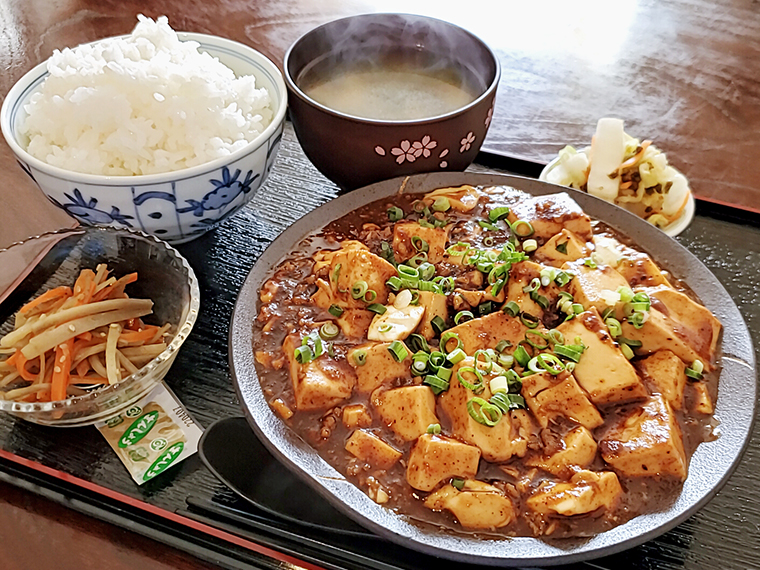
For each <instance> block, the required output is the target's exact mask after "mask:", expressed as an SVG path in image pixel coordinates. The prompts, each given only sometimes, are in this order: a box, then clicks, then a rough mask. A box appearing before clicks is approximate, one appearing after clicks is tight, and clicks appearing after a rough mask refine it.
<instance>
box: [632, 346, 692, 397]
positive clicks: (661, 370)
mask: <svg viewBox="0 0 760 570" xmlns="http://www.w3.org/2000/svg"><path fill="white" fill-rule="evenodd" d="M636 367H637V368H638V369H639V371H640V372H641V376H642V377H643V378H644V380H645V381H646V382H647V384H649V386H650V389H651V390H652V392H655V393H658V394H662V395H663V397H664V398H665V399H666V400H667V401H668V402H670V405H671V406H672V407H673V409H674V410H680V409H681V408H682V407H683V392H684V388H685V387H686V365H685V364H684V363H683V361H682V360H681V359H680V358H678V357H677V356H676V355H675V353H673V352H672V351H670V350H658V351H657V352H655V353H654V354H652V355H650V356H647V357H646V358H643V359H641V360H639V361H638V362H637V363H636Z"/></svg>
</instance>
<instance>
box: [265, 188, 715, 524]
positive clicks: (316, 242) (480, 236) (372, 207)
mask: <svg viewBox="0 0 760 570" xmlns="http://www.w3.org/2000/svg"><path fill="white" fill-rule="evenodd" d="M421 198H422V195H406V194H400V195H398V196H395V197H394V198H393V199H382V200H379V201H377V202H374V203H371V204H368V205H366V206H363V207H361V208H359V209H357V210H355V211H354V212H352V213H351V214H349V215H347V216H345V217H343V218H340V219H338V220H335V221H334V222H332V223H331V224H329V225H328V226H327V227H325V228H323V229H322V230H320V231H318V232H316V233H315V234H314V235H313V236H310V237H309V238H306V239H305V240H303V241H302V242H301V243H300V244H299V246H298V247H297V248H296V249H295V250H294V251H292V252H291V253H290V254H289V255H288V256H287V258H286V259H284V260H283V261H282V262H281V263H280V264H279V265H278V266H277V267H276V268H275V269H274V271H273V273H272V274H271V277H270V280H269V281H268V282H267V284H266V285H265V286H264V288H263V289H262V299H263V301H262V302H261V304H260V315H259V319H258V321H257V322H255V323H253V327H254V339H255V340H254V346H253V350H254V352H255V353H256V354H257V372H258V375H259V379H260V382H261V385H262V388H263V390H264V393H265V396H266V398H267V400H268V401H270V402H273V401H274V400H276V399H279V400H282V401H283V402H285V405H286V406H287V407H288V408H289V409H290V410H292V411H293V412H295V413H294V414H293V416H292V417H290V418H289V419H287V420H285V423H286V424H287V426H288V427H289V428H290V429H293V430H294V431H295V432H297V433H298V434H300V435H301V436H302V437H303V438H304V439H305V440H306V441H307V442H309V443H310V444H311V445H312V446H313V447H314V449H315V450H316V451H317V452H318V453H319V454H320V455H321V456H322V457H323V458H324V459H325V460H326V461H327V462H328V463H330V464H331V465H332V466H334V467H335V468H336V469H337V470H338V471H339V472H341V473H342V474H344V475H345V476H346V477H348V478H349V479H350V480H352V481H353V482H354V483H355V484H357V485H358V486H359V487H360V488H362V489H363V490H365V491H368V490H369V489H370V488H372V487H373V485H374V486H377V485H379V486H381V487H382V489H383V490H384V491H385V492H386V493H387V495H388V496H389V500H388V502H387V503H385V505H386V506H387V507H388V508H391V509H393V510H395V511H397V512H399V513H401V514H404V515H406V516H408V517H410V518H411V519H413V520H415V521H417V522H418V523H420V524H430V525H434V526H436V527H443V528H446V529H450V530H452V531H455V532H466V533H470V534H475V535H482V536H494V535H496V536H537V537H542V538H544V539H555V538H565V537H584V536H592V535H594V534H597V533H599V532H603V531H605V530H608V529H610V528H612V527H614V526H617V525H619V524H622V523H624V522H626V521H627V520H630V519H631V518H633V517H635V516H638V515H640V514H645V513H650V512H656V511H661V510H665V509H667V508H668V507H669V505H670V504H672V502H673V501H674V500H675V499H676V498H677V497H678V494H679V493H680V489H681V483H680V482H679V481H678V480H676V479H675V478H672V477H660V476H647V477H630V476H626V475H625V474H624V473H619V474H618V477H619V481H620V485H621V486H622V489H623V494H622V496H621V497H620V498H619V500H617V501H616V502H615V505H614V507H613V508H610V509H606V508H600V509H596V510H595V511H593V512H589V513H585V514H580V515H575V516H561V515H556V514H548V515H547V514H544V515H540V514H537V513H535V512H532V511H531V510H530V509H528V508H527V506H526V504H525V499H526V497H528V496H530V494H531V493H532V492H534V491H535V490H536V489H538V487H539V486H540V485H541V484H542V483H543V482H545V481H562V480H566V479H567V478H566V477H565V478H563V477H558V476H556V475H552V474H550V473H548V472H545V471H543V470H541V469H538V468H533V467H530V466H527V465H526V464H525V463H524V458H520V457H512V458H511V459H510V460H509V461H507V462H505V463H503V464H494V463H489V462H487V461H485V460H482V459H481V461H480V464H479V470H478V474H477V476H476V477H475V478H476V479H477V480H480V481H487V482H488V483H490V484H492V485H493V486H495V487H496V488H498V489H499V490H500V491H503V492H504V494H505V495H506V496H508V497H510V498H511V499H512V501H513V504H514V507H515V512H516V513H517V516H516V518H515V520H514V521H513V522H511V523H510V524H508V525H506V526H504V527H501V528H498V529H485V530H483V529H480V530H477V531H473V530H471V529H466V528H464V529H463V528H462V526H461V525H460V524H459V523H458V522H457V520H456V518H455V517H454V516H453V515H452V514H451V513H450V512H448V511H442V512H436V511H432V510H430V509H428V508H427V507H425V506H424V505H423V500H424V498H425V497H426V496H427V495H428V493H424V492H421V491H417V490H415V489H413V488H411V487H410V485H409V484H408V483H407V481H406V477H405V472H406V465H407V459H408V457H409V450H410V448H411V447H412V443H413V442H403V441H402V440H401V439H400V438H399V437H398V436H397V435H396V434H395V433H394V431H393V430H391V429H389V428H388V427H387V426H385V425H382V424H381V422H380V421H379V419H378V418H377V417H374V421H373V423H372V425H371V426H370V427H368V428H367V430H368V431H370V432H372V433H374V434H376V435H378V436H379V437H381V438H382V439H383V440H384V441H386V442H388V443H389V444H390V445H392V446H393V447H394V448H395V449H397V450H398V451H400V452H402V454H403V457H402V459H401V460H400V461H398V462H396V463H395V465H393V467H391V468H390V469H387V470H383V469H378V468H376V467H373V466H372V465H370V464H368V463H366V462H364V461H361V460H359V459H357V458H356V457H354V456H353V455H352V454H350V453H349V452H348V451H346V449H345V443H346V441H347V439H348V438H349V436H350V435H351V433H352V431H353V428H352V429H348V428H347V427H346V426H344V425H343V422H342V419H341V418H342V412H343V409H344V408H345V407H346V406H348V405H351V404H363V405H365V406H366V407H367V408H368V409H370V410H372V407H373V405H372V403H371V395H370V394H360V393H358V392H357V391H354V392H353V394H352V395H351V397H350V398H348V399H346V400H344V401H342V402H341V403H339V404H338V405H336V406H331V407H330V408H328V409H320V410H317V411H303V410H302V411H298V410H297V409H296V404H295V397H294V393H293V386H292V383H291V379H290V376H289V369H288V362H287V358H286V357H285V355H284V353H283V348H282V345H283V342H284V340H285V337H286V336H287V335H289V334H293V333H296V334H304V332H305V331H310V330H313V327H314V323H323V322H328V321H333V320H335V319H334V317H333V316H332V315H331V314H330V313H329V312H327V311H326V310H325V309H321V308H319V307H316V306H315V305H314V304H313V303H312V302H311V296H312V295H313V294H314V292H315V291H316V289H317V287H316V284H315V281H316V279H315V275H314V274H313V268H314V260H313V255H314V254H315V253H316V252H317V251H319V250H324V249H330V250H335V249H338V248H339V247H340V244H341V243H342V242H344V241H346V240H358V241H361V242H362V243H364V244H365V245H366V246H367V247H368V248H369V250H370V251H371V252H372V253H374V254H377V255H381V254H382V243H383V242H388V243H390V242H391V241H392V238H393V226H394V222H391V221H390V220H389V219H388V215H387V210H388V208H390V207H393V206H396V207H400V208H401V209H402V210H403V211H404V212H405V213H406V214H407V217H409V214H410V213H412V212H413V211H414V208H413V205H414V204H415V203H416V202H417V201H418V200H420V199H421ZM523 198H525V195H524V194H522V193H521V192H518V191H516V190H514V189H511V188H504V189H501V190H500V191H499V192H491V193H490V194H488V195H486V194H483V195H482V196H481V198H480V201H479V203H478V205H477V206H476V207H475V209H474V210H472V211H471V212H469V213H460V212H455V211H453V210H450V211H448V212H446V214H445V217H446V219H447V222H448V223H449V224H452V226H451V231H450V234H449V243H448V245H451V244H454V243H457V242H458V241H467V242H469V243H471V244H472V245H473V246H475V247H485V246H484V241H486V237H488V234H491V237H492V238H493V241H491V240H487V241H488V247H493V248H500V247H501V246H502V245H503V244H504V243H506V242H507V240H508V239H509V235H508V233H507V232H506V231H502V232H498V235H497V232H487V233H486V232H481V231H479V227H478V225H477V220H484V219H487V216H485V212H487V210H488V209H490V208H491V207H493V206H494V204H496V205H498V206H511V205H513V204H515V203H517V202H519V201H520V200H522V199H523ZM541 212H545V213H547V215H551V216H552V217H555V218H557V217H559V219H562V220H563V221H564V220H565V218H566V217H567V213H566V212H564V211H562V210H561V209H558V208H555V207H552V206H543V207H541V208H538V209H537V214H539V215H540V213H541ZM411 219H416V217H415V216H414V215H411ZM592 228H593V232H594V234H595V235H607V236H613V237H614V238H616V239H617V240H618V241H620V242H621V243H623V244H624V245H626V246H628V247H631V248H633V249H636V248H635V244H632V243H630V241H629V240H628V239H627V238H626V237H625V236H622V235H618V234H616V233H615V232H613V231H612V230H611V229H610V228H608V227H606V226H605V225H604V224H602V223H600V222H593V223H592ZM537 241H538V242H539V243H538V245H539V246H541V245H542V244H543V242H545V241H546V238H542V239H538V240H537ZM437 270H438V274H439V275H451V276H453V277H455V278H456V280H457V283H458V285H461V286H462V288H464V289H467V288H472V289H476V288H477V287H474V286H472V287H470V286H468V284H467V279H466V273H467V272H466V271H463V268H462V266H459V265H456V264H448V263H446V262H441V263H439V264H437ZM668 279H669V281H670V283H671V284H672V286H673V288H674V289H676V290H678V291H681V292H684V293H686V294H687V295H689V296H690V297H692V298H693V295H692V294H691V292H690V291H689V290H688V288H687V286H686V285H685V284H684V283H682V282H680V281H678V280H677V279H675V278H674V277H673V276H672V275H669V274H668ZM631 282H632V286H636V285H639V284H642V285H648V283H647V280H646V276H645V275H643V274H642V276H641V277H638V278H636V279H632V280H631ZM657 305H658V303H657V302H656V301H653V306H657ZM659 305H662V303H659ZM665 310H667V309H665ZM450 312H451V311H450ZM584 314H585V313H584ZM557 317H558V315H557V313H556V311H555V312H554V313H551V311H548V312H547V314H546V315H545V319H544V321H545V322H547V321H550V322H548V323H547V324H548V325H550V326H548V328H551V327H553V326H555V325H556V323H557ZM562 317H563V318H564V315H562ZM597 322H599V321H597ZM596 333H597V334H598V335H599V336H600V337H605V336H606V337H609V335H608V334H607V331H606V328H605V327H604V326H602V327H601V328H600V330H597V331H596ZM363 342H366V339H348V338H346V337H345V336H343V335H342V334H341V335H338V337H337V338H336V339H335V340H334V341H333V342H332V347H333V348H332V349H333V351H334V355H335V356H334V357H335V359H337V360H340V359H345V358H346V354H347V353H348V351H349V350H350V349H351V348H352V347H353V346H356V345H357V344H361V343H363ZM436 342H437V339H436V340H434V341H432V342H431V344H435V343H436ZM638 360H640V358H639V357H637V358H635V359H634V361H633V363H634V364H636V362H637V361H638ZM717 376H718V371H717V370H716V371H713V372H711V373H710V374H705V379H704V382H705V383H706V384H707V387H708V392H709V394H710V397H711V399H712V401H713V402H714V401H715V398H716V396H717ZM415 383H418V381H417V382H415V381H414V380H413V378H412V377H411V375H408V376H407V377H404V378H398V379H397V380H395V381H393V382H392V384H393V386H394V387H398V386H405V385H413V384H415ZM649 389H650V390H651V386H649ZM696 398H697V393H696V391H695V389H694V386H693V384H692V382H691V381H689V382H687V383H686V387H685V390H684V401H683V406H682V409H681V410H677V411H676V412H675V414H676V417H677V420H678V425H679V427H680V430H681V432H682V435H683V445H684V449H685V453H686V457H687V459H688V458H689V457H691V455H692V454H693V452H694V450H695V449H696V448H697V446H698V445H699V443H701V442H702V441H705V440H707V439H709V438H710V437H712V435H711V434H712V427H713V424H712V421H713V418H712V416H710V415H707V414H702V413H697V412H694V411H693V410H694V407H695V400H696ZM637 405H638V403H637V402H631V403H626V404H623V405H620V404H617V405H614V404H612V405H606V406H604V405H600V406H597V407H598V408H599V411H600V413H601V415H602V417H603V419H604V423H603V425H601V426H599V427H597V428H596V429H594V430H592V432H593V434H594V437H595V439H599V438H601V437H603V435H604V434H605V433H606V432H607V431H608V430H609V429H610V428H611V426H612V425H614V424H615V423H616V422H617V421H618V420H619V419H620V418H621V417H623V416H625V415H626V414H627V413H629V412H630V411H631V410H632V409H633V408H635V407H636V406H637ZM436 412H437V416H438V417H439V418H440V420H441V428H442V433H443V434H447V433H448V430H449V427H450V422H449V420H448V418H447V417H446V414H445V413H444V412H443V411H442V409H441V404H440V402H438V403H437V408H436ZM505 417H506V416H505ZM576 425H577V424H576V423H574V422H572V421H571V420H566V419H564V418H559V419H558V420H557V421H554V422H553V423H551V424H550V425H549V426H548V428H544V429H543V430H542V429H540V428H537V429H536V430H535V433H534V434H533V435H532V437H531V439H530V441H529V444H528V456H530V455H531V454H533V455H535V454H536V453H538V452H542V453H544V454H546V453H548V452H551V451H553V450H557V449H560V448H561V446H562V443H561V438H562V437H563V436H564V435H565V434H566V433H567V432H568V431H570V430H571V429H573V428H574V427H576ZM588 469H590V470H592V471H595V470H606V471H609V470H611V468H610V466H609V465H606V464H605V462H604V460H603V459H602V457H601V455H600V453H599V452H598V451H597V453H596V457H595V459H594V461H593V463H592V464H591V465H590V466H589V467H588ZM518 489H520V490H518Z"/></svg>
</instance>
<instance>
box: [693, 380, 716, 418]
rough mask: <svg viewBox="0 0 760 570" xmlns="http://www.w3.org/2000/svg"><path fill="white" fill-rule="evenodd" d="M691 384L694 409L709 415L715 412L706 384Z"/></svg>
mask: <svg viewBox="0 0 760 570" xmlns="http://www.w3.org/2000/svg"><path fill="white" fill-rule="evenodd" d="M692 386H694V411H695V412H697V413H700V414H707V415H709V416H711V415H712V414H713V413H714V412H715V406H714V404H713V401H712V398H711V397H710V391H709V390H708V389H707V384H705V383H704V382H695V383H694V384H692Z"/></svg>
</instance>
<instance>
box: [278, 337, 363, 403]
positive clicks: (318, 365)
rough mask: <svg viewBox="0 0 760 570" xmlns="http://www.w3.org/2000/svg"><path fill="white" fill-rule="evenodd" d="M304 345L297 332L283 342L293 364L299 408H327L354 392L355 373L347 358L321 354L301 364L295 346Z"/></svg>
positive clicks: (292, 374)
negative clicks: (340, 358)
mask: <svg viewBox="0 0 760 570" xmlns="http://www.w3.org/2000/svg"><path fill="white" fill-rule="evenodd" d="M299 346H301V339H300V338H299V337H298V336H297V335H288V336H287V337H286V338H285V342H284V343H283V345H282V349H283V351H284V352H285V357H286V358H287V360H288V364H289V368H290V380H291V382H292V384H293V393H294V395H295V399H296V408H297V409H299V410H326V409H328V408H331V407H333V406H335V405H337V404H339V403H340V402H342V401H343V400H346V399H347V398H349V397H350V396H351V394H352V393H353V390H354V385H355V384H356V374H355V373H354V371H353V370H352V369H351V367H350V366H348V365H347V364H346V363H345V361H342V360H334V359H332V358H330V357H329V356H327V355H322V356H320V357H319V358H317V359H316V360H312V361H311V362H309V363H308V364H299V363H298V361H297V360H296V358H295V349H296V348H297V347H299Z"/></svg>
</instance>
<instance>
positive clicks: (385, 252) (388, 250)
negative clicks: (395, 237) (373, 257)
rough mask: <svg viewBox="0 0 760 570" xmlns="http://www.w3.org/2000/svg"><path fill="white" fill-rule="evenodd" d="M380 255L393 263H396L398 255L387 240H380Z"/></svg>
mask: <svg viewBox="0 0 760 570" xmlns="http://www.w3.org/2000/svg"><path fill="white" fill-rule="evenodd" d="M380 255H381V256H382V257H383V259H385V260H386V261H388V262H389V263H392V264H393V265H396V256H395V255H394V254H393V248H392V247H391V244H389V243H388V242H387V241H384V242H380Z"/></svg>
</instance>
